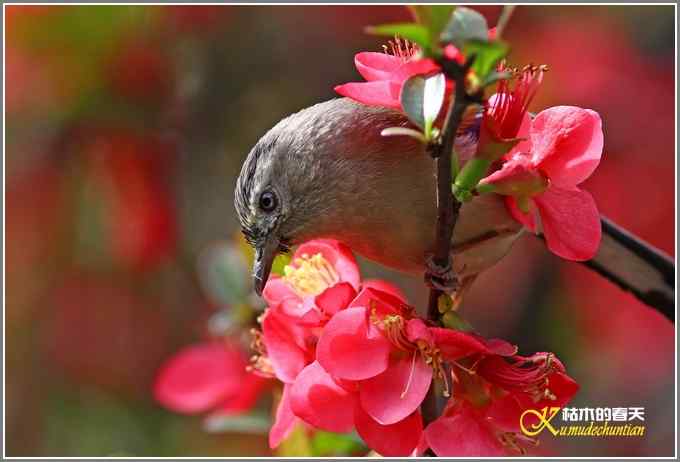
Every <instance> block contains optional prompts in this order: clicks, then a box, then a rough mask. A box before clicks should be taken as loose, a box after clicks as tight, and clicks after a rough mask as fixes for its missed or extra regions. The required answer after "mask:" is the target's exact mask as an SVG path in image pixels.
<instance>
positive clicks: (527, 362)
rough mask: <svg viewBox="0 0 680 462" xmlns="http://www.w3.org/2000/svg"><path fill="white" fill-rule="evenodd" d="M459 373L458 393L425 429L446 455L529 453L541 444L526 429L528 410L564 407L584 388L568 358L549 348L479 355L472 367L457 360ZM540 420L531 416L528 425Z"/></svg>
mask: <svg viewBox="0 0 680 462" xmlns="http://www.w3.org/2000/svg"><path fill="white" fill-rule="evenodd" d="M468 362H469V361H468ZM453 375H454V377H455V380H454V392H453V398H451V399H450V400H449V403H448V405H447V407H446V409H445V411H444V413H443V415H442V416H441V417H439V418H438V419H437V420H435V421H434V422H432V423H431V424H430V425H428V427H427V428H426V430H425V445H426V446H429V447H430V448H431V449H432V450H433V451H434V452H435V454H437V455H438V456H440V457H480V456H482V457H484V456H486V457H491V456H503V455H511V454H516V453H518V452H519V453H522V454H524V453H526V447H527V446H535V445H536V440H534V439H532V438H530V437H527V436H525V435H524V434H523V433H521V430H520V416H521V415H522V414H523V413H524V411H526V410H528V409H536V410H540V409H542V408H543V407H545V406H551V407H562V406H564V405H565V404H566V403H567V402H568V401H569V400H570V399H571V398H572V397H573V396H574V394H575V393H576V391H578V384H576V382H574V381H573V380H572V379H571V377H569V376H568V375H567V374H566V372H565V370H564V366H563V365H562V363H560V362H559V361H558V360H557V359H556V358H555V357H554V355H552V354H549V353H537V354H535V355H533V356H531V357H526V358H525V357H521V356H517V355H514V356H505V357H503V356H500V355H488V356H485V357H482V358H481V359H479V358H478V359H476V360H475V361H474V362H473V364H472V369H468V368H466V367H465V366H463V365H462V364H454V366H453ZM532 419H534V420H532ZM535 419H536V418H535V417H534V416H531V415H529V416H525V418H524V420H523V423H524V425H525V428H528V426H530V425H532V424H534V423H535V422H536V421H535ZM421 449H422V448H421Z"/></svg>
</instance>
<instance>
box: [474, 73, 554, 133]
mask: <svg viewBox="0 0 680 462" xmlns="http://www.w3.org/2000/svg"><path fill="white" fill-rule="evenodd" d="M504 71H506V69H505V66H504V64H501V65H500V66H499V68H498V72H504ZM544 71H545V67H544V66H526V67H525V68H524V69H522V71H521V73H519V74H518V75H516V76H514V77H513V79H502V80H500V81H499V82H498V92H497V93H496V94H495V95H493V96H491V98H489V100H488V101H487V103H486V105H485V107H484V115H483V119H482V129H481V133H480V144H482V145H483V144H484V143H485V141H486V140H487V138H490V139H491V140H492V141H495V142H502V141H505V140H512V139H514V138H516V137H517V134H518V133H519V131H520V128H521V127H522V126H523V125H527V126H528V124H529V123H530V119H529V116H528V114H527V110H528V108H529V104H530V103H531V100H532V99H533V98H534V96H535V95H536V91H537V90H538V87H539V86H540V84H541V81H542V80H543V72H544ZM512 80H515V84H514V86H513V87H512V88H511V87H510V82H511V81H512ZM525 128H526V127H525Z"/></svg>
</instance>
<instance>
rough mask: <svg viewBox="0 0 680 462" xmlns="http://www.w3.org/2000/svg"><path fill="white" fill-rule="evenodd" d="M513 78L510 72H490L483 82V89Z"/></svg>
mask: <svg viewBox="0 0 680 462" xmlns="http://www.w3.org/2000/svg"><path fill="white" fill-rule="evenodd" d="M511 76H512V74H510V73H509V72H505V71H502V72H498V71H491V72H489V75H487V76H486V78H485V79H483V80H482V81H481V85H482V87H487V86H489V85H492V84H494V83H496V82H498V81H499V80H505V79H509V78H510V77H511Z"/></svg>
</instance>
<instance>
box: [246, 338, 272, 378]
mask: <svg viewBox="0 0 680 462" xmlns="http://www.w3.org/2000/svg"><path fill="white" fill-rule="evenodd" d="M250 335H251V336H252V340H251V342H250V348H252V349H253V350H254V351H255V354H254V355H253V356H251V357H250V364H249V365H248V366H246V370H247V371H248V372H252V373H254V374H257V375H260V376H262V377H267V378H273V377H274V368H273V367H272V363H271V361H270V360H269V358H268V357H267V348H266V347H265V345H264V338H263V335H262V331H259V330H257V329H251V330H250Z"/></svg>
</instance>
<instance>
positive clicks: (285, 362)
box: [262, 310, 308, 383]
mask: <svg viewBox="0 0 680 462" xmlns="http://www.w3.org/2000/svg"><path fill="white" fill-rule="evenodd" d="M294 327H295V326H293V325H292V323H291V322H290V321H287V320H286V319H285V318H283V317H282V316H280V315H278V314H276V312H274V311H271V310H269V311H267V312H266V314H265V316H264V319H263V320H262V333H263V341H264V345H265V347H266V348H267V357H268V358H269V360H270V362H271V365H272V368H273V369H274V373H275V374H276V377H277V378H278V379H279V380H281V381H282V382H284V383H293V382H294V381H295V377H297V375H298V374H299V373H300V371H301V370H302V368H304V367H305V365H306V364H307V362H308V360H307V354H306V352H305V350H304V349H303V348H302V346H301V345H300V344H301V340H300V338H299V335H298V333H296V332H295V331H294Z"/></svg>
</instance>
